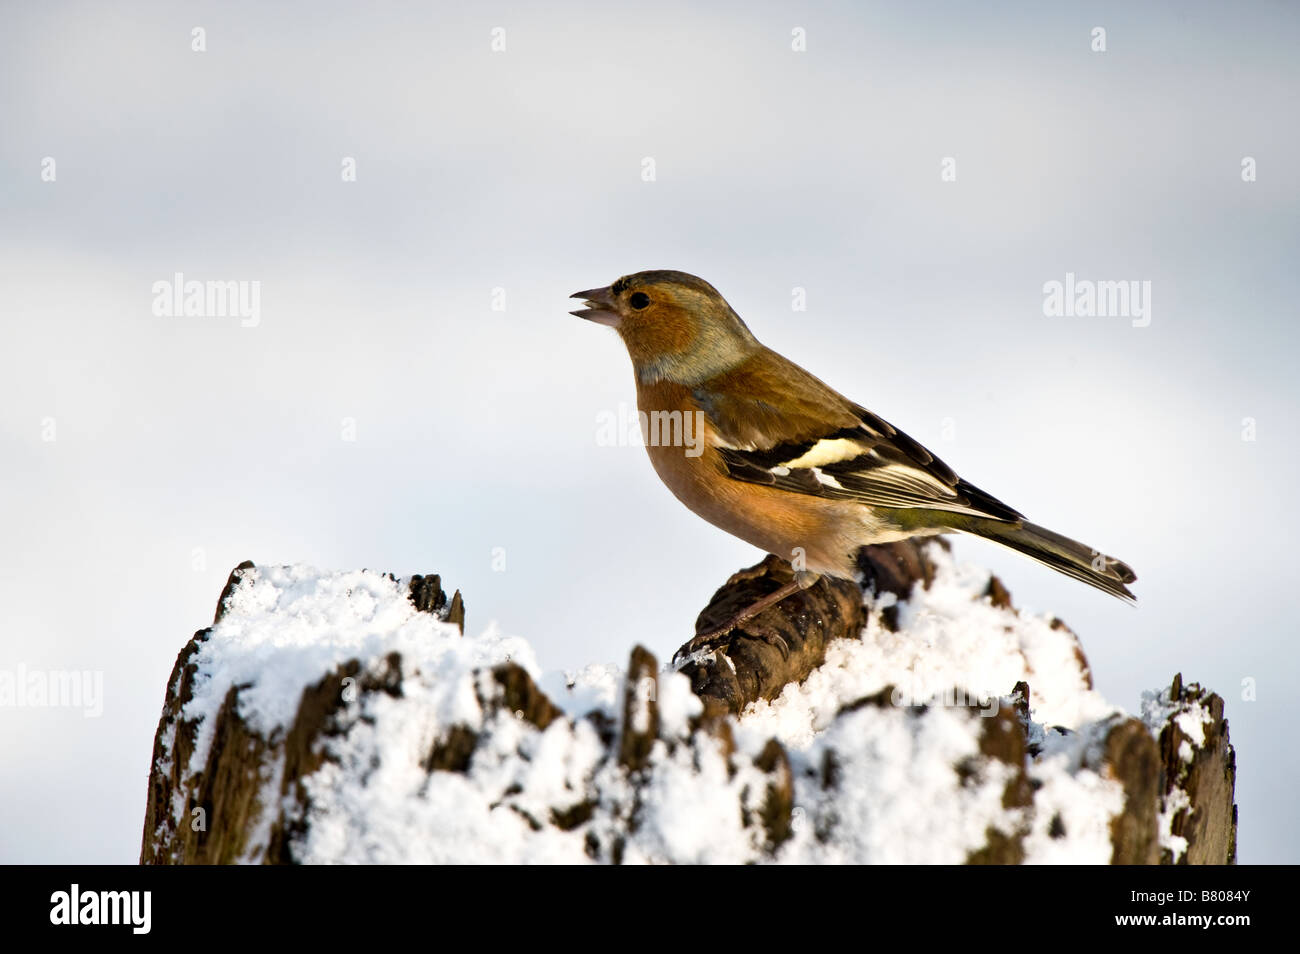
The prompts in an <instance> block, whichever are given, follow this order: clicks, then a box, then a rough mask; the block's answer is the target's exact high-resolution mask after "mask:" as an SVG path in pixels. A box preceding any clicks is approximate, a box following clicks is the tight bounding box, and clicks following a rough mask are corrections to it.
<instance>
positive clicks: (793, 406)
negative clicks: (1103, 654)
mask: <svg viewBox="0 0 1300 954" xmlns="http://www.w3.org/2000/svg"><path fill="white" fill-rule="evenodd" d="M573 297H574V298H582V299H585V300H586V304H587V307H586V308H585V309H583V310H580V311H575V312H573V314H575V315H578V316H579V317H582V318H587V319H590V320H592V321H596V322H599V323H601V324H606V325H609V326H611V327H613V328H615V329H616V330H617V331H618V333H619V335H620V336H621V337H622V339H623V342H624V344H625V345H626V346H627V350H628V354H629V356H630V357H631V358H632V365H633V368H634V370H635V372H636V380H637V404H638V406H639V408H640V409H641V410H642V411H643V412H645V413H646V414H647V415H653V414H654V413H655V412H659V413H660V414H667V415H672V414H674V413H676V414H679V415H687V416H689V418H688V419H689V420H691V421H697V422H698V426H699V433H697V434H695V437H696V440H697V441H698V442H699V443H698V446H696V447H694V449H692V448H691V447H689V446H671V445H665V444H662V443H659V444H656V443H655V442H653V441H648V442H647V450H648V451H649V454H650V460H651V463H652V464H653V465H654V468H655V471H656V473H658V475H659V477H660V479H661V480H663V482H664V483H665V484H666V485H667V486H668V488H669V489H670V490H671V491H672V492H673V494H674V495H676V497H677V498H678V499H679V500H681V501H682V503H684V504H686V506H687V507H689V508H690V509H692V510H693V511H695V512H696V513H697V514H699V515H700V516H701V517H703V518H704V519H705V520H708V521H709V522H710V523H712V524H714V525H715V526H718V527H720V528H722V529H723V530H726V531H727V532H728V533H731V534H734V535H735V536H737V537H739V538H740V539H742V540H745V541H747V542H749V543H751V544H753V545H754V546H757V547H759V548H760V549H763V550H766V551H767V552H769V553H773V554H775V555H777V556H779V557H782V558H783V559H786V560H790V561H791V562H792V563H793V564H794V566H795V569H796V570H802V571H803V573H802V574H801V575H800V577H799V579H800V582H801V583H802V584H804V585H807V583H808V582H809V581H810V580H812V579H815V578H816V575H817V574H821V573H826V574H830V575H833V576H837V577H844V578H853V577H854V575H855V573H856V572H857V570H856V568H857V565H858V562H857V557H858V551H859V550H860V548H861V547H863V546H865V545H867V544H873V543H884V542H888V541H891V540H898V539H903V538H905V537H911V536H918V535H927V534H936V533H948V532H953V531H961V532H964V533H970V534H974V535H976V536H982V537H984V538H986V539H989V540H993V541H994V542H996V543H1000V544H1002V545H1004V546H1007V547H1010V548H1011V549H1014V550H1017V551H1019V552H1021V553H1024V554H1026V555H1027V556H1030V557H1032V558H1034V559H1035V560H1038V561H1039V562H1041V563H1044V564H1046V565H1047V566H1050V567H1052V568H1053V569H1055V570H1057V571H1059V572H1061V573H1065V574H1067V575H1069V576H1072V577H1074V578H1075V579H1078V580H1081V581H1083V582H1085V583H1088V584H1090V585H1092V586H1095V587H1097V588H1098V589H1101V590H1104V591H1106V592H1108V593H1110V594H1112V595H1113V596H1117V597H1119V598H1121V599H1125V600H1129V601H1132V600H1133V599H1134V597H1133V594H1132V593H1131V592H1130V591H1129V590H1128V588H1127V587H1126V586H1125V584H1126V583H1131V582H1133V581H1134V580H1135V579H1136V576H1135V575H1134V573H1133V571H1132V569H1130V568H1129V567H1128V566H1127V565H1126V564H1124V563H1122V562H1120V561H1118V560H1115V559H1113V558H1111V557H1107V556H1105V555H1104V554H1101V553H1099V552H1098V551H1095V550H1092V549H1090V548H1088V547H1085V546H1084V545H1083V544H1080V543H1077V542H1076V541H1074V540H1070V539H1069V538H1067V537H1063V536H1061V535H1060V534H1057V533H1054V532H1052V531H1050V530H1047V529H1045V528H1043V527H1039V526H1037V525H1035V524H1032V523H1030V522H1028V521H1027V520H1026V519H1025V518H1024V516H1023V515H1022V514H1020V513H1019V512H1018V511H1016V510H1013V509H1012V508H1011V507H1009V506H1007V505H1006V504H1004V503H1002V502H1001V501H1000V500H998V499H997V498H995V497H993V496H991V495H989V494H987V493H985V492H984V491H982V490H980V489H979V488H977V487H975V486H973V485H972V484H970V483H968V482H967V481H965V480H962V479H961V478H960V477H958V476H957V475H956V474H955V473H954V472H953V470H952V469H951V468H950V467H948V465H946V464H945V463H943V461H941V460H939V459H938V458H937V457H935V455H934V454H932V453H931V452H930V451H928V450H927V449H926V448H924V447H922V446H921V445H920V444H919V443H917V442H916V441H914V440H912V439H911V438H910V437H908V436H907V435H906V434H904V433H902V432H901V431H898V430H897V429H896V428H894V427H892V426H891V425H890V424H888V423H887V422H886V421H883V420H881V419H880V418H879V417H877V416H876V415H875V414H872V413H871V412H870V411H868V410H867V409H865V408H863V407H861V406H859V405H857V404H855V403H853V402H852V401H850V400H848V399H847V398H845V397H844V396H843V395H841V394H840V393H838V392H837V391H835V390H834V389H832V388H831V387H829V386H828V385H826V384H825V383H824V382H822V381H820V380H819V379H817V378H816V377H814V376H813V375H811V374H809V373H808V372H807V371H805V370H804V369H803V368H801V367H799V366H798V365H796V364H794V363H793V362H792V361H789V360H788V359H786V358H784V357H782V356H781V355H779V354H777V353H776V352H774V351H772V350H771V349H769V348H766V347H764V346H763V345H762V344H761V343H760V342H759V341H758V340H757V339H756V338H755V337H754V336H753V334H752V333H751V332H750V330H749V328H748V327H746V325H745V323H744V322H743V321H742V320H741V319H740V316H739V315H737V314H736V312H735V311H734V310H733V309H732V308H731V306H730V305H728V304H727V302H726V301H725V300H724V299H723V297H722V296H721V295H720V294H718V292H717V290H716V289H715V288H714V287H713V286H712V285H710V284H709V283H708V282H706V281H704V280H703V279H700V278H697V277H695V276H694V275H688V274H686V273H685V272H675V271H648V272H638V273H636V274H633V275H626V276H624V277H622V278H620V279H618V281H616V282H614V284H613V285H611V286H609V287H608V288H596V289H591V290H589V291H584V292H578V293H577V294H575V295H574V296H573ZM687 433H691V432H690V431H689V430H688V431H687ZM697 451H698V453H697ZM744 618H747V617H746V615H745V614H741V616H739V617H737V619H735V620H732V621H731V623H730V624H728V626H727V627H724V628H723V629H722V630H720V631H719V632H725V631H726V630H727V629H730V628H731V627H732V626H734V625H736V624H737V623H739V622H741V621H743V619H744ZM705 635H718V633H714V634H705Z"/></svg>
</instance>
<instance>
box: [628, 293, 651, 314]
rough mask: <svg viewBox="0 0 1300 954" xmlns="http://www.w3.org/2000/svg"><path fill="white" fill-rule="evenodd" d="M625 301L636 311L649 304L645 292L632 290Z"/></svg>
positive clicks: (648, 298)
mask: <svg viewBox="0 0 1300 954" xmlns="http://www.w3.org/2000/svg"><path fill="white" fill-rule="evenodd" d="M627 301H628V304H629V305H631V306H632V307H633V308H635V309H636V310H637V311H640V310H641V309H642V308H644V307H645V306H646V305H648V304H650V296H649V295H647V294H646V293H645V292H633V293H632V297H631V298H629V299H628V300H627Z"/></svg>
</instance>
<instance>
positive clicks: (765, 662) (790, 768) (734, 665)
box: [141, 542, 1236, 864]
mask: <svg viewBox="0 0 1300 954" xmlns="http://www.w3.org/2000/svg"><path fill="white" fill-rule="evenodd" d="M867 570H868V572H867V582H868V590H869V592H868V594H867V597H866V599H865V601H864V599H863V593H862V592H861V591H860V590H858V588H857V587H855V586H853V585H852V584H845V583H834V582H825V583H819V584H818V585H817V586H816V587H813V588H812V589H810V590H808V591H806V592H804V593H800V594H798V595H797V596H795V597H792V598H791V600H789V601H786V602H785V603H782V604H780V605H778V606H776V607H773V608H772V609H770V610H768V611H767V612H766V613H764V614H762V615H761V616H760V617H758V618H757V619H756V620H755V621H753V624H752V625H751V626H750V627H741V629H740V631H739V632H738V633H737V634H736V635H735V637H734V639H732V640H731V644H730V646H729V647H728V648H727V651H726V654H725V655H724V654H722V653H715V654H711V655H707V656H700V657H697V658H693V659H690V660H687V661H686V662H685V664H684V665H683V666H682V669H681V671H680V672H678V671H674V670H672V669H671V668H668V667H663V666H661V665H660V664H659V662H658V661H657V660H656V658H655V657H654V656H653V655H652V654H651V653H650V652H648V651H647V650H646V649H644V648H642V647H636V648H635V649H634V650H633V651H632V655H631V659H630V661H629V663H628V665H627V667H626V669H619V668H618V667H615V666H610V665H592V666H588V667H586V668H585V669H583V670H582V671H580V672H577V673H569V674H544V673H543V672H542V670H541V669H540V668H539V667H538V665H537V663H536V661H535V659H534V657H533V654H532V651H531V649H530V647H529V646H528V645H527V644H526V643H525V642H524V641H523V640H520V639H517V638H510V637H504V636H501V635H499V634H497V633H496V632H495V631H493V630H489V631H488V632H486V633H484V634H482V635H478V636H473V635H471V636H465V635H463V633H462V630H463V628H464V605H463V603H462V601H461V599H460V594H459V593H457V594H455V595H454V596H453V597H452V598H451V599H448V598H447V596H446V594H445V593H444V592H443V590H442V588H441V581H440V580H439V579H438V577H436V576H426V577H420V576H417V577H412V578H407V579H400V580H399V579H396V578H394V577H392V576H388V575H384V574H379V573H373V572H369V571H353V572H345V573H320V572H317V571H315V570H312V569H310V568H306V567H296V566H295V567H261V566H253V565H252V564H250V563H245V564H241V565H240V567H238V568H236V570H235V571H234V572H233V573H232V574H231V577H230V581H229V582H228V584H227V586H226V589H225V590H224V591H223V593H222V595H221V598H220V600H219V603H218V610H217V615H216V619H215V621H214V624H213V625H212V626H211V627H209V628H208V629H205V630H202V631H201V632H199V633H196V634H195V636H194V638H193V639H192V640H191V641H190V642H189V643H188V644H187V645H186V647H185V648H184V649H183V650H182V651H181V653H180V656H179V657H178V658H177V661H176V666H175V668H174V670H173V672H172V676H171V679H170V680H169V683H168V687H167V693H166V699H165V702H164V707H163V713H162V717H161V719H160V721H159V725H158V732H157V735H156V738H155V743H154V753H153V763H152V767H151V773H150V782H149V797H148V806H147V809H146V817H145V824H144V835H143V842H142V847H141V861H142V863H150V864H167V863H229V862H261V863H284V862H299V863H313V862H440V861H450V862H456V861H459V862H582V861H598V862H613V863H620V862H733V863H736V862H754V861H756V862H794V863H810V862H812V863H826V862H969V863H1018V862H1093V863H1107V862H1110V863H1139V864H1153V863H1158V862H1163V863H1212V864H1222V863H1227V862H1231V861H1233V860H1235V851H1236V849H1235V840H1236V839H1235V833H1236V809H1235V806H1234V805H1233V785H1234V773H1235V764H1234V755H1233V750H1232V747H1231V745H1230V743H1229V741H1228V733H1227V722H1226V720H1224V718H1223V701H1222V700H1221V699H1220V698H1219V697H1218V696H1215V695H1213V694H1211V693H1208V692H1206V691H1205V690H1203V689H1201V688H1200V687H1199V686H1196V685H1191V686H1184V685H1183V683H1182V679H1181V677H1175V679H1174V682H1173V684H1172V686H1170V687H1167V688H1165V689H1163V690H1160V691H1159V692H1152V693H1148V694H1147V695H1146V697H1145V698H1144V700H1143V704H1142V707H1141V717H1140V718H1134V717H1132V716H1129V715H1128V714H1126V713H1124V712H1122V711H1120V710H1118V709H1116V708H1115V707H1113V706H1111V705H1108V704H1107V703H1106V702H1105V701H1104V700H1102V699H1101V697H1100V696H1099V694H1098V693H1096V691H1095V690H1094V689H1093V686H1092V680H1091V675H1090V673H1089V669H1088V664H1087V661H1086V659H1085V658H1084V655H1083V653H1082V650H1081V648H1080V646H1079V642H1078V640H1077V639H1076V638H1075V636H1074V634H1073V633H1071V632H1070V630H1069V629H1068V628H1067V627H1065V626H1064V625H1063V624H1062V623H1060V622H1059V621H1057V620H1054V619H1051V618H1040V617H1030V616H1026V615H1023V614H1020V613H1018V612H1017V611H1016V610H1015V609H1014V608H1013V607H1012V606H1011V602H1010V597H1009V596H1008V595H1007V593H1006V590H1005V589H1004V588H1003V587H1002V585H1001V584H1000V583H999V582H998V581H997V580H996V578H991V577H989V576H988V574H987V573H982V572H980V571H978V570H975V569H973V568H969V567H961V566H957V565H955V564H954V563H953V561H952V557H951V555H950V554H949V553H948V551H947V550H946V549H945V548H944V547H942V546H939V545H937V544H935V543H933V542H931V543H923V544H920V545H917V544H914V543H911V542H907V543H902V544H893V545H890V546H888V547H880V548H873V550H872V553H871V554H870V556H869V560H868V564H867ZM789 572H790V570H789V567H788V566H786V565H784V564H782V563H780V561H776V560H771V559H769V560H766V561H764V562H763V563H761V564H759V565H758V566H756V567H754V568H751V569H750V570H748V571H742V573H740V574H737V575H736V576H735V577H733V578H732V580H731V581H729V582H728V583H727V585H726V586H724V587H723V588H722V589H721V590H719V592H718V593H717V594H716V595H715V597H714V599H713V600H712V601H711V603H710V605H709V607H708V608H706V609H705V611H704V612H703V613H701V617H700V621H699V624H698V625H699V627H700V628H703V627H706V626H709V625H712V624H713V623H714V622H716V620H717V619H721V618H725V615H726V614H727V613H728V612H732V611H734V607H735V606H737V605H743V603H744V601H746V600H749V599H752V598H754V596H755V595H761V594H762V593H765V592H769V591H770V590H771V589H774V588H775V587H776V586H779V585H780V584H781V583H782V582H783V581H784V580H785V579H788V578H789ZM747 630H748V631H747ZM760 630H761V631H762V632H763V634H764V635H765V636H766V638H761V637H760V638H755V634H756V633H757V632H758V631H760ZM773 633H776V634H779V635H780V636H781V640H773V639H772V638H771V636H772V634H773ZM781 643H784V646H782V645H781ZM1031 685H1032V686H1033V689H1032V691H1031V689H1030V686H1031Z"/></svg>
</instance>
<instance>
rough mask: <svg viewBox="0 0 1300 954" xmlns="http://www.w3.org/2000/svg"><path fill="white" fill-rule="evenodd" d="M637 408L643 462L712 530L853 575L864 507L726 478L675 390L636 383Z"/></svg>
mask: <svg viewBox="0 0 1300 954" xmlns="http://www.w3.org/2000/svg"><path fill="white" fill-rule="evenodd" d="M637 405H638V407H639V408H640V410H641V412H642V414H643V415H644V417H643V421H642V425H643V430H644V431H647V433H646V434H645V437H646V450H647V452H648V453H649V455H650V462H651V463H652V464H653V465H654V469H655V472H656V473H658V475H659V479H660V480H662V481H663V482H664V484H665V485H667V487H668V489H669V490H671V491H672V492H673V494H674V495H675V496H676V497H677V499H678V500H680V501H681V502H682V503H684V504H685V505H686V506H687V507H689V508H690V509H691V510H693V511H695V513H697V514H699V515H700V516H701V517H703V518H704V519H705V520H707V521H709V523H711V524H713V525H714V526H716V527H719V528H721V529H723V530H726V531H727V532H728V533H730V534H732V535H734V536H736V537H739V538H740V539H741V540H744V541H745V542H747V543H750V544H752V545H753V546H756V547H758V548H759V549H761V550H765V551H767V552H768V553H772V554H775V555H776V556H778V557H781V558H782V559H784V560H791V561H792V562H793V561H794V560H795V559H796V558H802V560H803V564H804V566H805V567H806V568H807V569H809V570H812V571H813V572H817V573H829V574H831V575H833V576H840V577H846V578H851V577H852V576H853V574H854V570H855V566H854V559H853V558H854V555H855V554H856V552H857V549H858V547H859V546H861V545H862V544H863V543H872V542H876V541H874V540H871V539H863V536H864V532H865V531H866V525H865V524H864V521H869V520H870V513H869V511H868V510H867V508H865V507H863V506H862V505H860V504H856V503H853V502H851V501H843V500H828V499H825V498H822V497H816V496H812V495H808V494H799V493H792V492H790V491H785V490H777V489H775V488H773V487H766V486H763V485H761V484H752V483H745V482H743V481H738V480H733V479H732V478H730V477H729V476H727V473H726V469H725V467H724V466H723V463H722V458H721V456H720V455H719V454H718V452H717V451H716V450H715V449H714V447H713V428H712V426H711V425H710V423H709V420H708V417H707V415H705V414H704V412H703V411H702V410H701V409H700V408H699V406H698V405H697V404H695V402H694V401H693V400H692V399H691V395H690V392H689V391H688V390H687V389H686V388H685V387H683V386H681V385H677V384H671V383H659V384H653V385H641V384H639V385H638V387H637ZM647 425H648V427H647ZM867 535H868V536H869V535H870V534H869V533H868V534H867Z"/></svg>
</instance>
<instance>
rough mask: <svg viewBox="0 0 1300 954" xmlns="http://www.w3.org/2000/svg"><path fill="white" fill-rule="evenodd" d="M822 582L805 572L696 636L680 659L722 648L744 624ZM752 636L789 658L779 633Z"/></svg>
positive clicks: (756, 632) (761, 632)
mask: <svg viewBox="0 0 1300 954" xmlns="http://www.w3.org/2000/svg"><path fill="white" fill-rule="evenodd" d="M819 579H821V576H820V575H819V574H817V573H810V572H808V571H806V570H803V571H800V572H797V573H795V575H794V579H793V580H791V581H790V582H789V583H787V584H785V585H784V586H782V587H781V588H780V589H778V590H774V591H773V592H771V593H769V594H767V596H764V597H763V598H762V599H759V600H755V601H754V602H753V603H751V604H750V605H749V606H746V607H745V608H744V609H743V610H741V611H740V612H739V613H737V614H736V615H735V616H733V617H731V619H729V620H727V621H726V622H725V623H723V624H722V625H721V626H716V627H714V628H713V629H710V630H706V631H705V632H703V633H696V634H695V636H694V638H692V639H691V641H690V642H689V643H687V644H686V645H685V646H683V647H682V649H680V650H678V652H677V656H678V657H681V656H688V655H690V654H692V653H697V652H700V651H701V650H704V649H717V648H718V646H719V645H720V644H721V641H722V637H723V636H726V635H727V634H728V633H730V632H731V631H732V630H733V629H735V628H736V627H737V626H739V625H740V624H741V623H744V622H746V621H747V620H751V619H753V618H754V617H755V616H757V615H758V614H759V613H761V612H763V610H765V609H768V608H769V607H772V606H775V605H776V604H777V603H780V602H781V601H782V600H783V599H785V598H786V597H787V596H793V595H794V594H795V593H798V592H800V591H802V590H806V589H808V587H810V586H812V585H813V584H814V583H816V582H817V581H818V580H819ZM753 632H754V635H755V636H759V637H760V638H762V639H765V640H766V641H767V642H769V643H774V644H776V645H778V647H779V648H780V649H781V652H782V654H784V655H786V656H788V655H790V647H789V646H788V645H786V642H785V640H784V639H782V638H781V636H780V635H779V634H778V633H776V632H774V631H772V630H769V629H767V628H766V627H762V626H756V627H754V628H753Z"/></svg>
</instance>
